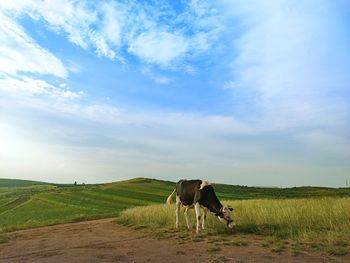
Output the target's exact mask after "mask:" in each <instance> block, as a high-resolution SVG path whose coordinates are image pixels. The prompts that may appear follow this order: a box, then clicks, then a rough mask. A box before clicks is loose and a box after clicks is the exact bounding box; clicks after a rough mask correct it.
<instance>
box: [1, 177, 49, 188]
mask: <svg viewBox="0 0 350 263" xmlns="http://www.w3.org/2000/svg"><path fill="white" fill-rule="evenodd" d="M43 184H48V183H44V182H38V181H30V180H21V179H6V178H0V187H25V186H33V185H43Z"/></svg>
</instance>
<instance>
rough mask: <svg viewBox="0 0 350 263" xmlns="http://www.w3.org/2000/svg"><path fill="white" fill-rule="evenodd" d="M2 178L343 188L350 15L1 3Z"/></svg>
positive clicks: (329, 6)
mask: <svg viewBox="0 0 350 263" xmlns="http://www.w3.org/2000/svg"><path fill="white" fill-rule="evenodd" d="M0 21H1V22H0V120H1V122H0V143H1V147H0V174H1V175H0V176H1V177H6V178H22V179H33V180H42V181H49V182H66V183H69V182H74V181H78V182H86V183H95V182H110V181H117V180H122V179H127V178H133V177H140V176H142V177H152V178H159V179H167V180H173V181H177V180H178V179H181V178H203V179H207V180H209V181H214V182H223V183H229V184H243V185H259V186H271V185H273V186H298V185H320V186H334V187H338V186H345V182H346V180H349V182H350V129H349V128H350V127H349V126H350V124H349V123H350V103H349V101H350V26H349V25H350V3H349V1H346V0H338V1H330V0H329V1H326V0H320V1H319V0H317V1H316V0H302V1H297V2H295V1H286V0H274V1H258V0H250V1H236V0H235V1H229V0H227V1H86V2H81V1H68V0H51V1H49V0H44V1H34V0H33V1H30V0H27V1H20V0H18V1H7V0H5V1H1V2H0Z"/></svg>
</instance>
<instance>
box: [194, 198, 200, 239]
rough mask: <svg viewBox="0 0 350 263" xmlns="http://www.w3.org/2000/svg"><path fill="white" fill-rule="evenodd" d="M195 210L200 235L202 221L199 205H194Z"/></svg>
mask: <svg viewBox="0 0 350 263" xmlns="http://www.w3.org/2000/svg"><path fill="white" fill-rule="evenodd" d="M194 209H195V211H196V219H197V226H196V233H198V232H199V223H200V220H201V207H200V205H199V203H196V204H195V205H194Z"/></svg>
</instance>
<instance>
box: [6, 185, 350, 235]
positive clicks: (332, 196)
mask: <svg viewBox="0 0 350 263" xmlns="http://www.w3.org/2000/svg"><path fill="white" fill-rule="evenodd" d="M173 188H174V183H173V182H167V181H160V180H153V179H145V178H138V179H133V180H128V181H122V182H116V183H110V184H100V185H77V186H74V185H58V184H47V183H40V182H33V181H23V180H9V179H0V232H8V231H12V230H17V229H25V228H31V227H37V226H44V225H52V224H57V223H64V222H73V221H82V220H87V219H95V218H106V217H115V216H118V215H119V214H120V213H121V212H122V211H124V210H125V209H128V208H132V207H140V206H146V205H156V204H163V203H164V202H165V199H166V197H167V196H168V195H169V194H170V193H171V191H172V190H173ZM214 188H215V190H216V192H217V194H218V196H219V198H220V199H221V200H234V201H229V202H232V205H233V206H234V207H235V208H236V220H237V223H238V226H239V227H238V228H237V231H239V232H240V233H259V234H261V233H266V234H268V235H273V236H278V235H281V236H288V237H292V236H298V237H301V236H305V237H311V235H312V233H316V234H317V233H318V232H317V231H320V232H322V233H328V234H329V233H330V232H329V231H328V230H331V231H333V232H334V231H335V232H334V233H336V234H334V235H340V236H341V234H342V233H349V228H344V226H347V227H348V226H349V218H350V216H349V213H346V212H345V211H348V212H349V211H350V208H349V206H347V204H348V203H349V202H350V201H349V198H346V197H349V196H350V189H349V188H339V189H334V188H319V187H299V188H258V187H245V186H233V185H221V184H216V185H214ZM325 197H327V198H325ZM302 198H303V199H302ZM310 198H311V199H310ZM251 199H254V200H251ZM256 199H259V200H256ZM143 209H145V212H146V213H142V214H146V215H147V214H149V212H147V211H150V210H151V209H154V210H155V212H154V213H153V212H152V213H151V215H153V216H156V215H157V213H156V212H157V211H161V212H160V213H159V212H158V215H160V217H159V219H158V220H155V221H154V220H153V218H150V219H149V220H148V222H151V224H156V226H159V225H161V226H162V227H163V226H164V227H169V228H171V227H172V226H173V211H172V209H171V208H169V207H166V206H156V207H155V206H148V207H147V208H146V207H144V208H143ZM163 209H165V210H166V211H163ZM137 210H139V208H137ZM132 211H136V210H127V211H126V212H123V213H122V215H121V218H122V220H124V223H127V224H133V225H135V226H136V223H137V222H140V223H138V224H139V227H145V226H147V227H148V224H150V223H144V221H143V220H145V218H146V219H147V216H146V217H145V218H143V219H142V220H138V219H137V215H136V214H135V216H133V218H134V220H136V221H134V222H132V221H130V220H131V219H130V216H129V219H128V218H127V215H128V213H132ZM301 215H304V216H305V217H304V218H302V217H301ZM214 219H215V218H214ZM214 219H213V218H212V219H210V218H209V221H208V228H211V229H212V230H214V231H219V232H218V233H220V231H225V230H224V229H223V228H222V226H221V225H219V224H218V222H216V220H214ZM159 220H160V222H159ZM303 220H304V221H303ZM346 220H348V221H347V222H348V223H347V224H345V223H344V222H345V221H346ZM142 222H143V223H142ZM315 229H316V230H317V231H316V230H315ZM307 230H312V231H309V232H308V231H307ZM314 230H315V231H314ZM346 231H347V232H346ZM328 234H327V235H328ZM331 236H332V235H329V237H327V238H328V239H331V238H332V237H331ZM341 239H342V240H343V238H341Z"/></svg>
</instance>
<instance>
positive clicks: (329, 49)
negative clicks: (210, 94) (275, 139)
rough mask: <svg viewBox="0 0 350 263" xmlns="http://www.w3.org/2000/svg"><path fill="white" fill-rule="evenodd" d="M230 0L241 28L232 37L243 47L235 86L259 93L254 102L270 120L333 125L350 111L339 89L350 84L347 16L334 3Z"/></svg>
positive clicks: (286, 123) (234, 73)
mask: <svg viewBox="0 0 350 263" xmlns="http://www.w3.org/2000/svg"><path fill="white" fill-rule="evenodd" d="M226 3H227V5H226V10H228V13H229V14H230V15H231V16H232V17H234V18H235V19H237V21H238V23H237V25H239V26H240V32H241V33H240V36H239V37H237V38H235V39H233V40H232V46H233V48H235V50H237V51H238V54H237V55H236V57H235V59H234V61H233V63H232V76H233V79H234V80H235V83H234V86H235V87H238V89H241V92H242V93H243V94H246V93H244V92H246V91H249V93H250V96H253V95H252V94H254V97H252V98H251V101H250V102H251V104H252V106H254V107H259V111H258V112H259V113H260V114H261V113H262V115H263V116H264V118H263V121H264V122H265V123H266V122H268V123H269V124H268V125H270V126H271V125H272V126H273V125H282V126H295V125H296V126H299V125H301V126H303V125H310V124H311V123H313V124H316V123H318V124H319V125H320V124H325V125H330V121H332V119H333V120H334V116H339V115H340V114H343V112H344V111H345V112H346V111H347V112H349V107H348V106H346V107H345V108H344V98H343V97H342V96H339V95H337V94H343V93H344V92H346V90H347V89H348V84H346V83H350V75H349V74H348V72H346V71H347V69H348V67H349V66H350V64H349V62H347V61H350V48H349V45H348V43H347V42H346V41H344V37H343V33H342V30H341V28H344V23H345V21H342V20H341V16H339V17H336V16H335V15H334V10H335V9H334V6H333V4H332V3H333V2H331V1H321V2H319V1H298V2H297V3H294V4H290V3H289V2H288V1H282V0H281V1H243V2H242V1H227V2H226ZM334 28H339V30H334ZM346 64H347V66H345V67H342V66H340V65H346ZM231 84H232V83H227V86H232V85H231ZM235 92H236V93H235V94H236V96H237V94H238V93H237V92H238V91H237V88H236V89H235Z"/></svg>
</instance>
